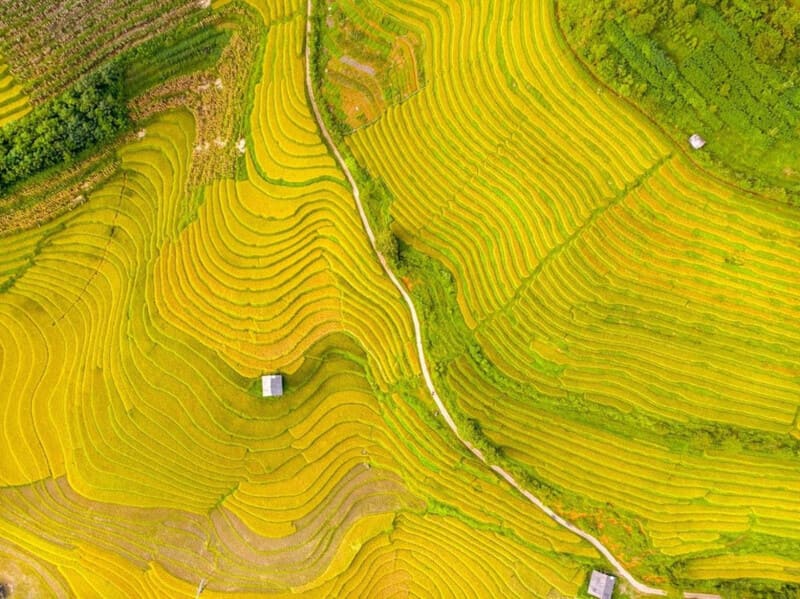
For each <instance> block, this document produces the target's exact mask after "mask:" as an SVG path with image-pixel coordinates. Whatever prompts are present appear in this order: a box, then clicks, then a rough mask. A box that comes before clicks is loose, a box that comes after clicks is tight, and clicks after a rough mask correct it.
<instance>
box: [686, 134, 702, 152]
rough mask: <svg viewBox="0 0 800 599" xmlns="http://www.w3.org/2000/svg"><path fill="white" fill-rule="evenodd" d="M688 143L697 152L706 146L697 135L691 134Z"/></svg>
mask: <svg viewBox="0 0 800 599" xmlns="http://www.w3.org/2000/svg"><path fill="white" fill-rule="evenodd" d="M689 143H690V144H691V145H692V147H693V148H694V149H695V150H699V149H700V148H702V147H703V146H704V145H706V140H705V139H703V138H702V137H700V136H699V135H698V134H697V133H693V134H692V136H691V137H690V138H689Z"/></svg>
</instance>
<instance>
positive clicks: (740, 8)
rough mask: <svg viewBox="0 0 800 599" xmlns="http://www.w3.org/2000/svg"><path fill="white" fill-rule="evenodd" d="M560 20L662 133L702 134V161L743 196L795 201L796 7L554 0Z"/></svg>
mask: <svg viewBox="0 0 800 599" xmlns="http://www.w3.org/2000/svg"><path fill="white" fill-rule="evenodd" d="M559 18H560V21H561V24H562V27H563V29H564V32H565V34H566V36H567V38H568V39H569V41H570V43H571V44H572V45H573V47H574V48H575V49H576V50H577V52H578V53H579V54H580V55H581V57H582V58H583V59H585V60H586V61H587V62H588V63H589V65H590V66H592V67H593V69H594V70H595V72H596V73H597V74H598V75H599V76H600V77H601V78H602V79H603V80H605V81H606V82H607V83H608V84H609V85H610V86H611V87H613V88H614V89H615V90H616V91H617V92H618V93H619V94H620V95H622V96H625V97H628V98H631V99H633V100H635V101H637V102H639V103H640V104H641V106H642V108H644V109H645V111H646V112H648V113H650V114H651V115H652V116H653V117H654V118H655V119H656V120H657V121H658V122H659V123H660V124H661V125H662V126H665V127H668V128H672V129H673V130H674V131H675V133H678V134H680V135H681V136H684V135H688V134H689V133H691V132H696V131H697V132H701V133H704V134H705V136H706V138H707V139H709V140H710V141H711V142H712V143H711V144H710V145H709V148H708V149H707V150H706V151H704V152H703V154H704V155H706V154H707V155H709V156H710V157H711V158H713V160H714V163H715V164H718V165H719V166H721V167H725V168H724V169H723V170H727V171H731V170H732V171H734V172H738V173H739V174H738V177H739V179H740V181H741V182H742V183H744V184H746V185H747V186H750V187H757V188H760V189H765V188H767V187H771V186H774V185H776V184H777V185H779V186H781V187H782V188H784V187H785V189H786V190H789V191H791V192H792V193H795V195H797V192H800V183H798V182H797V180H796V178H795V179H791V178H787V176H786V173H787V172H789V173H791V172H795V171H798V170H799V169H798V167H800V161H799V160H798V156H800V147H799V146H800V144H798V143H797V136H796V133H795V131H796V129H797V127H798V126H800V87H798V85H797V82H798V81H800V7H798V6H795V5H792V4H791V3H790V2H788V1H787V0H752V1H750V2H734V1H732V0H698V1H691V0H603V1H601V2H596V3H595V2H583V1H582V0H559ZM698 157H700V156H698ZM753 176H755V178H753ZM777 195H780V194H777ZM798 199H800V195H798ZM789 200H790V201H791V198H789Z"/></svg>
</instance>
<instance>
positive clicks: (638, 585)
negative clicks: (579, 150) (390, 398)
mask: <svg viewBox="0 0 800 599" xmlns="http://www.w3.org/2000/svg"><path fill="white" fill-rule="evenodd" d="M313 4H314V0H307V14H306V39H305V63H306V64H305V67H306V68H305V71H306V72H305V77H306V91H307V93H308V98H309V101H310V103H311V108H312V110H313V112H314V118H315V120H316V121H317V126H318V127H319V130H320V132H321V133H322V137H323V138H324V139H325V143H326V144H327V145H328V147H329V148H330V150H331V152H332V153H333V156H334V158H335V159H336V162H337V163H338V164H339V167H340V168H341V169H342V172H344V175H345V177H346V178H347V181H348V183H350V187H351V189H352V192H353V198H354V199H355V202H356V207H357V208H358V214H359V216H360V217H361V224H362V225H363V227H364V232H365V233H366V234H367V237H368V238H369V243H370V245H371V246H372V250H373V251H374V252H375V255H376V256H377V257H378V260H379V261H380V263H381V267H383V270H384V272H385V273H386V276H388V277H389V279H390V280H391V281H392V284H393V285H394V286H395V287H396V288H397V290H398V291H399V292H400V295H401V296H402V297H403V299H404V300H405V302H406V305H407V306H408V310H409V312H410V313H411V320H412V322H413V325H414V337H415V341H416V346H417V356H418V358H419V365H420V369H421V370H422V376H423V378H424V379H425V384H426V385H427V387H428V391H429V392H430V394H431V397H433V401H434V402H436V407H437V408H438V410H439V413H440V414H441V415H442V417H443V418H444V419H445V422H447V426H449V427H450V430H452V431H453V433H454V434H455V435H456V437H458V440H459V441H461V443H463V444H464V446H465V447H466V448H467V449H469V450H470V451H471V452H472V453H473V454H474V455H475V456H476V457H477V458H478V459H479V460H480V461H481V462H483V463H484V464H485V465H486V466H487V467H488V468H491V469H492V470H493V471H494V472H495V473H496V474H498V475H499V476H501V477H502V478H504V479H505V480H506V481H507V482H508V484H510V485H511V486H512V487H514V488H515V489H516V490H517V491H519V492H520V493H521V494H522V495H523V496H524V497H525V498H526V499H528V501H530V502H531V503H533V504H534V505H535V506H536V507H538V508H539V509H540V510H542V511H543V512H544V513H545V514H547V515H548V516H549V517H550V518H552V519H553V520H555V521H556V522H557V523H558V524H560V525H561V526H563V527H564V528H566V529H567V530H569V531H570V532H572V533H574V534H576V535H578V536H579V537H581V538H582V539H585V540H586V541H588V542H589V543H591V544H592V545H593V546H594V547H595V549H597V550H598V551H599V552H600V553H602V554H603V556H604V557H605V558H606V559H607V560H608V561H609V563H610V564H611V565H612V566H613V567H614V570H616V572H617V573H618V574H619V575H620V576H621V577H622V578H624V579H625V580H626V581H628V583H629V584H630V585H631V586H632V587H633V588H634V589H636V591H637V592H639V593H642V594H645V595H658V596H666V594H667V592H666V591H664V590H663V589H657V588H654V587H651V586H647V585H646V584H644V583H642V582H639V581H638V580H636V578H634V577H633V575H632V574H631V573H630V572H628V571H627V570H626V569H625V567H624V566H623V565H622V564H621V563H620V562H619V561H618V560H617V559H616V558H615V557H614V556H613V555H612V553H611V552H610V551H609V550H608V548H607V547H606V546H605V545H603V544H602V543H601V542H600V541H599V540H598V539H597V538H596V537H594V536H592V535H590V534H589V533H587V532H585V531H584V530H581V529H580V528H578V527H577V526H575V525H574V524H572V523H570V522H568V521H567V520H565V519H564V518H562V517H561V516H559V515H558V514H556V513H555V512H554V511H553V510H551V509H550V508H549V507H547V506H546V505H545V504H544V503H543V502H542V501H541V500H540V499H539V498H538V497H536V496H535V495H533V494H532V493H531V492H530V491H527V490H526V489H524V488H523V487H522V486H521V485H520V484H519V483H518V482H517V481H516V479H515V478H514V477H513V476H511V475H510V474H509V473H508V472H506V470H504V469H503V468H501V467H500V466H497V465H496V464H490V463H489V462H488V461H487V460H486V457H485V456H484V455H483V453H482V452H481V451H480V450H479V449H478V448H477V447H475V446H474V445H472V443H470V442H469V441H468V440H467V439H465V438H464V437H463V436H462V435H461V433H460V432H459V430H458V426H456V423H455V421H454V420H453V417H452V416H451V415H450V412H449V411H448V410H447V407H446V406H445V405H444V402H443V401H442V399H441V398H440V397H439V394H438V393H437V392H436V387H435V386H434V384H433V379H432V378H431V374H430V371H429V370H428V362H427V360H426V359H425V350H424V348H423V345H422V327H421V326H420V321H419V316H418V314H417V309H416V307H415V306H414V302H413V300H412V299H411V296H410V295H409V294H408V291H406V289H405V287H403V285H402V284H401V283H400V280H399V279H398V278H397V276H396V275H395V274H394V272H393V271H392V269H391V268H390V267H389V264H388V262H387V261H386V258H385V256H384V255H383V254H382V253H381V252H380V250H378V246H377V244H376V242H375V234H374V233H373V231H372V227H371V226H370V224H369V220H368V219H367V213H366V212H365V210H364V206H363V204H362V203H361V193H360V191H359V189H358V185H357V184H356V180H355V179H354V178H353V175H352V173H351V172H350V169H349V168H348V167H347V163H345V161H344V158H343V157H342V155H341V153H340V152H339V150H338V148H337V147H336V144H335V143H334V142H333V138H332V137H331V135H330V133H329V132H328V128H327V127H326V126H325V122H324V121H323V119H322V113H321V112H320V110H319V107H318V106H317V101H316V99H315V97H314V86H313V85H312V80H311V72H312V69H311V64H312V63H311V48H312V44H311V41H312V35H313V31H312V26H313V25H312V23H313V20H312V10H313ZM684 597H685V598H686V599H721V597H719V595H713V594H707V593H688V592H687V593H684Z"/></svg>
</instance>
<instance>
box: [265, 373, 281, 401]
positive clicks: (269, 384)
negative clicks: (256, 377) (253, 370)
mask: <svg viewBox="0 0 800 599" xmlns="http://www.w3.org/2000/svg"><path fill="white" fill-rule="evenodd" d="M281 395H283V377H282V376H281V375H280V374H265V375H264V376H262V377H261V396H262V397H280V396H281Z"/></svg>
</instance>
